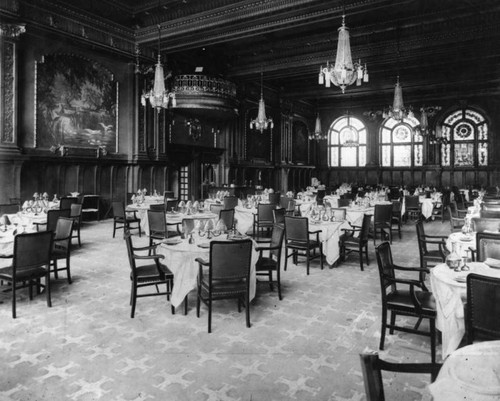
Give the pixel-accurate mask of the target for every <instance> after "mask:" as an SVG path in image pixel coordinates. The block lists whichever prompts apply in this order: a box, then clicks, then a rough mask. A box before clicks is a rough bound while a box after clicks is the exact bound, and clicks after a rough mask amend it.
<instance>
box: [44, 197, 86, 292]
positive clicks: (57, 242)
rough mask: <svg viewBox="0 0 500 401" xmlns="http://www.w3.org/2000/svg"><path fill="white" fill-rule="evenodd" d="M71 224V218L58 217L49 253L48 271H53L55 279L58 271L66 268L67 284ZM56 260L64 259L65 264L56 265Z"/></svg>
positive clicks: (68, 277) (69, 275) (69, 280)
mask: <svg viewBox="0 0 500 401" xmlns="http://www.w3.org/2000/svg"><path fill="white" fill-rule="evenodd" d="M78 206H80V205H78ZM73 224H74V220H73V218H69V217H59V218H58V220H57V225H56V230H55V232H54V242H53V246H52V251H51V253H50V266H51V270H50V271H51V272H53V273H54V277H55V278H56V279H57V278H58V275H59V272H60V271H62V270H66V277H67V279H68V283H69V284H71V271H70V255H71V238H72V232H73ZM58 260H64V261H65V266H64V267H61V266H60V265H58Z"/></svg>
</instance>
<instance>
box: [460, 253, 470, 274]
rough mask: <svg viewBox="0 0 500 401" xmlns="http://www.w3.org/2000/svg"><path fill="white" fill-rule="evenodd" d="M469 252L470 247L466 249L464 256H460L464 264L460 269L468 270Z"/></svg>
mask: <svg viewBox="0 0 500 401" xmlns="http://www.w3.org/2000/svg"><path fill="white" fill-rule="evenodd" d="M469 252H470V249H466V250H465V256H464V257H463V258H462V259H463V261H464V264H463V266H462V269H461V270H462V271H469V270H470V266H469V265H468V264H467V262H470V258H469Z"/></svg>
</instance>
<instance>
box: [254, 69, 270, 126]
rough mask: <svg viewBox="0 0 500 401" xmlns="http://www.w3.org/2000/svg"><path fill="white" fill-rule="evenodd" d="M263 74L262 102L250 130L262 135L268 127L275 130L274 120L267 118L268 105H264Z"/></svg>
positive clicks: (261, 84)
mask: <svg viewBox="0 0 500 401" xmlns="http://www.w3.org/2000/svg"><path fill="white" fill-rule="evenodd" d="M263 87H264V85H263V74H262V71H261V72H260V100H259V112H258V114H257V118H255V119H253V120H252V121H250V128H251V129H256V130H259V131H260V133H261V134H262V132H264V130H265V129H267V127H270V128H271V129H273V127H274V123H273V119H272V118H266V104H265V103H264V89H263Z"/></svg>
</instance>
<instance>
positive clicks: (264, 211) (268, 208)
mask: <svg viewBox="0 0 500 401" xmlns="http://www.w3.org/2000/svg"><path fill="white" fill-rule="evenodd" d="M274 209H276V205H275V204H272V203H271V204H269V203H259V204H258V205H257V220H258V221H271V222H272V221H273V210H274Z"/></svg>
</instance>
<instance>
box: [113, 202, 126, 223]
mask: <svg viewBox="0 0 500 401" xmlns="http://www.w3.org/2000/svg"><path fill="white" fill-rule="evenodd" d="M111 207H112V209H113V216H114V217H119V218H123V219H124V218H125V206H124V205H123V202H120V201H113V202H111Z"/></svg>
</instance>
